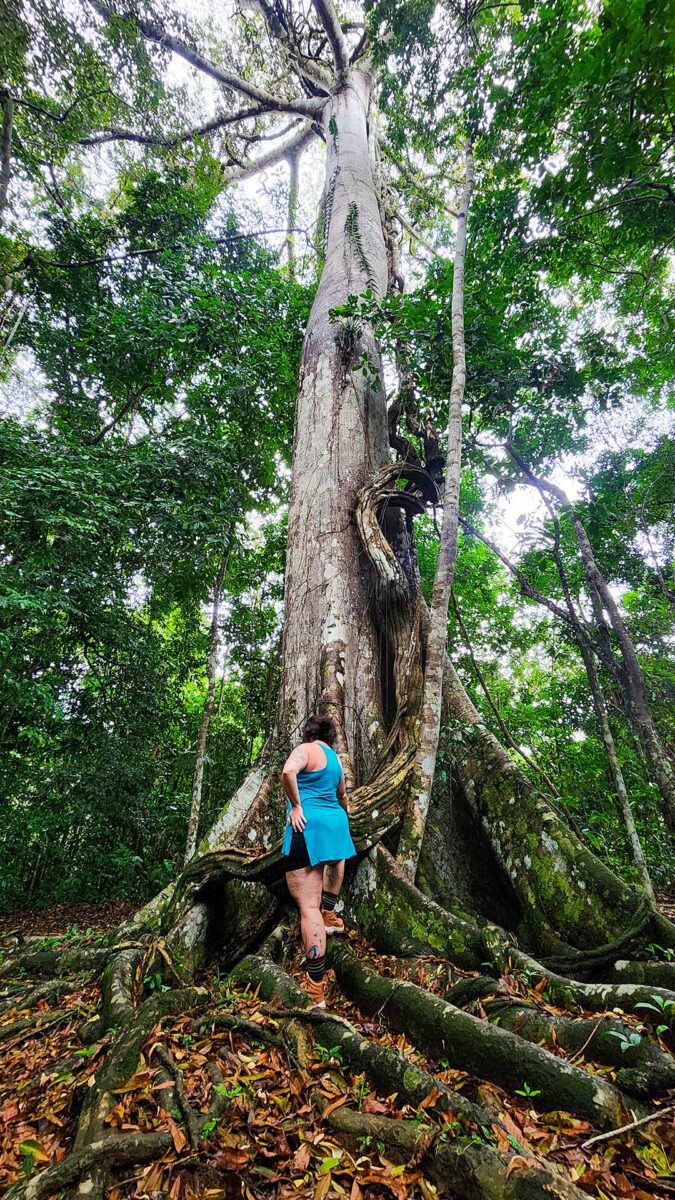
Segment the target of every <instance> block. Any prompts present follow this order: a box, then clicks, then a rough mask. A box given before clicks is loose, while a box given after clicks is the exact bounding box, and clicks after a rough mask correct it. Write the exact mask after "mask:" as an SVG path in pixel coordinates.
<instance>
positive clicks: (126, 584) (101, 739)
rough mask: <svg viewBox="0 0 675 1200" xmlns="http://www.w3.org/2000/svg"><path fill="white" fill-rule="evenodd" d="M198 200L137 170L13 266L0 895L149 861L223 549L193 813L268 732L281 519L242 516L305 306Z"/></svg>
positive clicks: (140, 871) (127, 885)
mask: <svg viewBox="0 0 675 1200" xmlns="http://www.w3.org/2000/svg"><path fill="white" fill-rule="evenodd" d="M212 207H213V190H212V188H211V186H210V183H209V180H208V179H207V180H206V181H205V180H204V179H203V178H202V177H200V178H197V179H194V180H193V181H192V182H191V183H190V184H189V185H188V184H185V183H183V184H181V182H180V180H179V178H178V177H177V176H168V177H167V178H161V177H160V175H159V174H158V173H157V172H149V173H147V174H146V175H144V176H143V177H142V179H141V180H140V182H139V183H130V185H129V186H128V187H127V188H126V189H125V190H124V192H123V194H121V196H120V203H119V206H118V208H116V209H115V211H114V212H113V213H111V214H107V215H106V216H105V218H104V217H100V216H98V215H95V216H94V215H92V214H86V215H85V216H83V218H82V219H81V220H80V221H79V222H77V223H76V224H74V223H73V222H72V221H68V222H64V221H63V220H62V219H61V217H60V215H59V214H58V213H57V214H56V215H55V216H54V218H53V222H52V226H51V233H50V241H51V247H52V249H51V253H50V255H49V256H47V255H44V256H42V257H41V259H40V261H35V262H34V263H33V264H32V265H31V267H30V270H29V273H28V277H27V283H28V286H29V287H30V289H31V293H32V299H31V309H30V316H29V317H28V318H27V320H26V321H25V323H24V325H23V326H22V329H21V338H22V345H23V346H24V347H25V349H26V350H31V351H32V353H33V354H34V356H35V360H36V362H37V364H39V367H40V368H41V370H42V372H43V374H44V379H45V386H44V391H43V393H42V396H41V398H40V401H39V403H38V405H37V407H36V410H35V412H34V413H33V414H26V417H25V418H24V420H23V421H19V420H17V419H15V418H13V417H11V416H8V417H7V418H5V419H4V420H3V421H2V422H0V456H1V459H2V464H3V470H2V502H3V511H4V513H5V520H4V524H3V533H2V543H3V551H2V553H3V571H2V594H1V597H0V603H1V607H0V656H1V657H2V661H3V667H4V670H3V679H2V685H1V692H2V699H1V702H0V704H1V707H2V711H3V721H2V726H1V728H0V775H1V776H2V787H3V797H4V803H5V820H4V822H3V834H2V839H3V860H4V863H5V864H6V866H5V868H4V870H3V872H2V884H1V887H2V895H1V897H0V902H1V903H2V904H3V905H4V906H11V905H12V904H16V903H19V902H22V901H25V900H26V899H28V900H29V901H31V902H33V903H35V902H39V901H40V900H42V899H43V898H44V899H47V898H56V899H60V900H62V899H69V898H73V897H75V896H77V897H86V898H93V897H97V896H101V895H129V896H134V897H137V896H138V895H139V894H146V893H148V892H150V891H153V890H155V889H156V888H157V887H158V886H160V885H162V884H163V883H164V882H165V881H166V879H167V878H168V877H169V876H170V875H171V874H172V873H173V871H174V869H175V866H176V863H177V862H178V861H180V856H181V853H182V849H183V841H184V836H185V827H186V821H187V810H188V807H189V795H190V779H191V772H192V765H193V762H194V754H193V752H192V753H191V747H192V745H193V743H194V738H195V735H196V730H197V726H198V723H199V719H200V716H201V709H202V705H203V696H204V686H205V684H204V673H205V662H206V648H207V636H206V628H205V621H204V605H205V603H207V602H208V599H209V596H210V594H211V590H212V587H213V582H214V579H215V576H216V573H217V569H218V563H219V561H220V559H221V558H222V555H223V553H224V548H225V546H226V544H231V551H230V557H229V562H228V574H227V579H226V589H227V594H228V595H229V597H230V598H231V599H230V602H229V604H228V605H226V606H225V615H224V618H223V619H224V630H223V632H224V635H225V648H224V653H225V655H226V670H225V677H224V679H223V682H222V685H221V686H220V692H219V695H218V703H217V708H216V712H215V715H214V718H213V726H212V745H213V747H214V748H215V749H213V750H212V751H211V755H210V758H209V762H208V763H207V772H206V783H205V804H204V814H205V819H207V818H208V815H209V814H212V813H213V812H214V810H215V809H217V808H218V807H220V806H222V803H223V801H224V799H226V798H227V796H228V795H229V794H230V793H231V791H232V790H233V788H234V787H235V786H236V784H237V783H238V782H239V780H240V778H241V776H242V774H243V773H244V772H245V770H246V768H247V767H248V765H249V763H250V761H251V757H252V755H253V754H254V753H255V750H256V748H257V746H258V745H259V742H260V738H261V736H262V735H263V733H264V732H265V729H266V728H268V727H269V719H270V712H271V711H272V710H273V705H274V698H275V694H276V693H275V688H276V660H275V658H274V652H273V646H274V643H275V641H276V640H277V638H278V626H279V611H278V610H279V596H280V587H281V571H282V566H283V549H284V530H283V525H281V526H280V525H278V524H277V523H275V522H274V521H270V517H269V515H268V516H264V515H263V514H264V513H265V512H266V511H268V512H270V511H271V510H272V509H273V507H274V506H276V505H277V504H278V503H279V502H280V500H281V499H283V496H284V490H285V487H286V483H285V477H284V476H282V477H281V478H280V477H279V471H278V464H279V461H280V458H281V459H284V458H286V457H287V456H288V454H289V448H290V426H291V421H292V401H293V391H294V380H295V374H296V370H297V359H298V354H299V347H300V339H301V332H302V326H303V321H304V316H305V314H306V306H307V297H306V295H305V293H304V292H303V291H302V290H301V289H300V288H297V287H295V286H291V285H289V284H288V283H287V282H285V281H283V280H282V278H281V277H280V276H279V274H278V273H277V271H276V270H275V268H274V264H273V262H272V260H271V259H270V257H269V255H267V254H266V253H265V252H264V251H262V250H260V249H259V248H258V247H257V245H256V243H255V241H252V240H251V239H248V238H245V237H241V236H240V235H239V232H238V227H237V225H236V222H235V220H234V218H233V217H232V216H227V215H226V216H225V217H222V216H221V215H220V214H214V213H212V212H211V210H212ZM207 222H208V231H207ZM160 236H161V237H162V238H163V239H166V242H165V243H163V244H164V246H165V248H164V249H163V250H162V252H161V253H159V254H153V255H143V256H142V257H141V256H139V257H138V258H134V257H129V256H130V255H131V256H133V254H134V251H135V249H136V248H137V247H138V246H139V245H140V246H147V245H148V244H154V243H155V242H156V241H157V240H158V238H159V237H160ZM172 239H173V240H172ZM48 257H49V259H50V260H51V261H50V262H48V261H47V258H48ZM91 260H95V261H91ZM74 261H77V262H82V261H87V262H89V264H90V265H88V266H86V267H71V268H70V269H68V270H62V269H60V268H55V267H54V266H53V265H52V264H53V263H55V262H59V263H62V262H74ZM130 397H131V398H132V400H133V403H132V404H131V405H130V406H128V404H127V402H128V400H129V398H130ZM125 406H127V407H126V409H125ZM120 413H122V416H121V417H120ZM249 514H250V515H249ZM261 580H262V583H261Z"/></svg>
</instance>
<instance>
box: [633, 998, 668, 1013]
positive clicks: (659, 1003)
mask: <svg viewBox="0 0 675 1200" xmlns="http://www.w3.org/2000/svg"><path fill="white" fill-rule="evenodd" d="M650 999H651V1000H653V1001H654V1003H653V1004H649V1003H648V1002H647V1001H646V1000H641V1001H640V1003H639V1004H636V1005H635V1007H636V1008H648V1009H649V1010H650V1012H655V1013H658V1015H659V1016H660V1017H675V1000H664V999H663V996H654V995H652V996H651V997H650Z"/></svg>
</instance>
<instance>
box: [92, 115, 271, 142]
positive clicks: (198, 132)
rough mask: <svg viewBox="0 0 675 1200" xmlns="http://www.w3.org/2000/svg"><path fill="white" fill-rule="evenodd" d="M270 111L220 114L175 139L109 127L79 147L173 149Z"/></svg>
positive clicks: (179, 134)
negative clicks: (111, 145)
mask: <svg viewBox="0 0 675 1200" xmlns="http://www.w3.org/2000/svg"><path fill="white" fill-rule="evenodd" d="M269 111H270V109H269V108H266V107H265V106H264V105H261V104H257V105H256V106H255V107H254V108H242V109H239V110H238V111H237V112H232V113H218V115H217V116H215V117H214V118H213V120H212V121H207V123H206V124H205V125H199V126H197V128H196V129H186V130H185V132H184V133H177V134H176V135H175V137H160V136H158V135H156V134H151V133H136V132H135V131H134V130H133V129H115V128H112V127H107V128H106V129H104V130H103V132H102V133H101V134H100V135H95V136H93V135H92V136H91V137H84V138H80V139H79V141H78V145H79V146H102V145H103V144H104V143H105V142H138V143H139V145H141V146H166V147H167V148H169V149H172V148H173V147H175V146H179V145H180V144H181V143H182V142H191V141H192V140H193V139H194V138H197V137H205V136H206V135H207V134H209V133H215V132H216V131H217V130H218V129H222V128H223V126H225V125H235V124H236V123H237V122H238V121H249V120H251V119H252V118H255V117H258V116H262V115H263V114H264V113H267V112H269Z"/></svg>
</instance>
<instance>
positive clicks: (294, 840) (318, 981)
mask: <svg viewBox="0 0 675 1200" xmlns="http://www.w3.org/2000/svg"><path fill="white" fill-rule="evenodd" d="M302 736H303V741H302V744H301V745H300V746H297V747H296V749H295V750H293V752H292V753H291V754H290V755H289V757H288V758H287V760H286V762H285V764H284V769H283V771H282V772H281V785H282V787H283V789H284V791H285V793H286V795H287V796H288V800H289V804H288V823H287V826H286V835H285V837H284V843H283V846H282V854H285V855H286V856H287V858H288V862H287V864H286V882H287V884H288V890H289V892H290V893H291V896H292V897H293V899H294V900H295V902H296V903H297V905H298V908H299V909H300V927H301V930H302V941H303V945H304V947H305V970H306V972H307V974H306V977H305V982H304V983H303V987H304V989H305V991H306V992H307V993H308V995H309V996H311V998H312V1000H313V1001H314V1004H315V1007H318V1008H325V1007H326V1001H325V999H324V994H323V977H324V973H325V966H326V934H327V933H344V924H343V922H342V921H341V920H340V918H339V917H337V916H336V915H335V902H336V900H337V898H338V896H339V894H340V888H341V887H342V880H343V878H344V873H345V859H346V858H351V857H352V856H353V855H354V854H356V850H355V848H354V843H353V841H352V839H351V836H350V833H349V820H348V815H349V802H348V799H347V789H346V788H345V781H344V775H343V774H342V767H341V766H340V760H339V758H338V756H337V754H336V753H335V751H334V750H333V746H334V744H335V725H334V724H333V722H332V720H331V719H330V717H310V719H309V721H308V722H307V724H306V725H305V729H304V732H303V735H302Z"/></svg>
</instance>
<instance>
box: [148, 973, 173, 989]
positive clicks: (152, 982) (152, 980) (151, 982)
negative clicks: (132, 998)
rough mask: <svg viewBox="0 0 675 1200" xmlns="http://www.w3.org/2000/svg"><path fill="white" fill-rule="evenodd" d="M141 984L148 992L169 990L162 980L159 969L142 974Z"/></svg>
mask: <svg viewBox="0 0 675 1200" xmlns="http://www.w3.org/2000/svg"><path fill="white" fill-rule="evenodd" d="M142 982H143V986H144V987H146V988H147V989H148V991H150V992H169V991H171V989H170V988H169V987H167V985H166V984H165V983H163V982H162V974H161V971H153V972H152V974H150V975H144V976H143V981H142Z"/></svg>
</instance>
